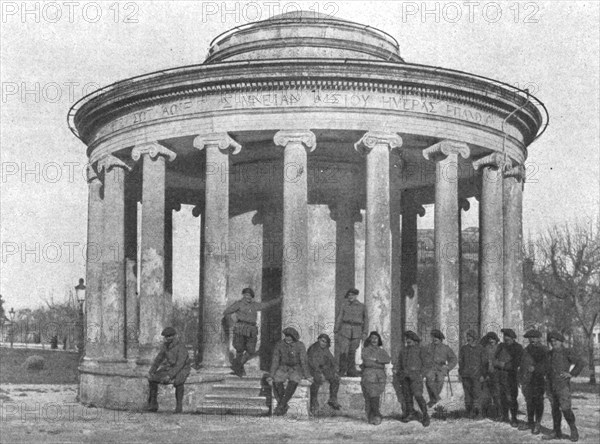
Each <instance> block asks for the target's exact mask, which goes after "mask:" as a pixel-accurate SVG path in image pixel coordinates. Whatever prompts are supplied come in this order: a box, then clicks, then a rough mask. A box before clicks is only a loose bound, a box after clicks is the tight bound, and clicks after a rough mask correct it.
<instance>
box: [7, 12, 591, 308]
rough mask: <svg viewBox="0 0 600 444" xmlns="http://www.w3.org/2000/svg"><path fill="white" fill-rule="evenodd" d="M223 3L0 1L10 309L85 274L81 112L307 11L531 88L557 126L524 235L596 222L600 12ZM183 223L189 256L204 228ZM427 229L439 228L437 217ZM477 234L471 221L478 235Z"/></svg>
mask: <svg viewBox="0 0 600 444" xmlns="http://www.w3.org/2000/svg"><path fill="white" fill-rule="evenodd" d="M224 4H225V3H224V2H191V1H177V2H152V1H143V2H139V1H138V2H119V3H116V2H114V1H110V2H87V1H78V2H70V3H69V2H60V1H59V2H46V3H43V2H25V3H23V2H21V1H19V2H10V1H7V2H2V25H1V41H2V43H1V45H2V48H1V50H2V52H1V66H2V68H1V69H2V72H1V81H2V112H1V113H2V115H1V162H2V176H1V196H0V204H1V236H2V239H1V241H2V262H1V264H0V265H1V267H2V269H1V272H2V273H1V279H0V285H1V288H0V291H1V293H2V295H3V297H4V299H5V300H7V304H6V307H7V308H9V307H14V308H15V309H19V308H24V307H34V306H36V305H38V304H40V303H41V301H42V299H43V298H49V297H50V296H52V295H53V296H54V298H55V300H62V299H64V298H65V292H66V291H67V290H68V289H69V288H72V287H73V286H74V285H76V284H77V279H78V278H79V277H82V276H84V275H85V260H84V257H83V254H84V251H83V249H84V245H85V242H86V230H87V220H86V219H87V217H86V216H87V185H86V182H85V179H84V174H83V173H84V168H85V165H86V155H85V147H84V145H83V144H82V143H81V142H80V141H79V140H78V139H77V138H75V137H74V136H73V135H72V134H71V132H70V131H69V129H68V127H67V123H66V116H67V112H68V110H69V108H70V107H71V105H72V104H73V103H74V102H75V101H76V100H78V99H79V98H81V97H82V95H84V94H86V93H89V92H91V91H92V90H93V89H95V88H98V87H101V86H105V85H107V84H110V83H112V82H115V81H118V80H122V79H125V78H128V77H132V76H136V75H139V74H143V73H147V72H152V71H156V70H160V69H165V68H171V67H176V66H183V65H190V64H197V63H201V62H202V61H203V60H204V58H205V56H206V54H207V51H208V47H209V43H210V41H211V40H212V39H213V38H214V37H215V36H216V35H218V34H219V33H221V32H223V31H226V30H227V29H230V28H233V27H235V26H238V25H241V24H243V23H247V22H250V21H256V20H260V19H267V18H269V17H271V16H272V15H275V14H277V13H281V12H285V11H293V10H297V9H300V7H302V9H310V10H318V11H319V12H323V13H325V14H332V15H334V16H336V17H340V18H344V19H349V20H352V21H356V22H360V23H364V24H366V25H370V26H373V27H377V28H380V29H382V30H383V31H386V32H387V33H389V34H391V35H392V36H394V37H395V38H396V39H397V40H398V42H399V44H400V51H401V55H402V57H403V58H404V59H405V60H406V61H407V62H413V63H421V64H428V65H437V66H442V67H445V68H452V69H458V70H463V71H468V72H471V73H474V74H479V75H483V76H487V77H492V78H495V79H498V80H501V81H504V82H507V83H510V84H513V85H516V86H519V87H529V88H530V89H531V90H532V91H533V92H534V93H535V95H536V96H537V97H538V98H539V99H541V100H542V101H543V102H544V103H545V104H546V106H547V108H548V110H549V113H550V125H549V128H548V130H547V131H546V133H545V134H544V135H543V136H542V137H541V138H540V139H538V140H537V141H536V142H534V143H533V144H532V145H531V146H530V147H529V158H528V160H527V166H528V168H527V182H528V183H527V184H526V186H525V195H524V209H523V222H524V232H525V235H526V236H527V234H528V233H530V232H531V233H534V234H535V233H536V232H539V231H540V230H541V229H543V228H544V227H546V226H548V225H549V224H554V223H563V222H567V221H570V222H572V221H575V220H577V219H579V220H581V221H584V222H589V221H590V220H592V219H595V218H597V217H598V210H599V209H598V202H599V188H600V186H599V175H600V173H599V127H598V122H599V121H600V119H599V117H600V116H599V89H600V88H599V66H598V54H599V53H600V49H599V40H600V38H599V33H598V23H599V22H600V21H599V6H598V3H596V2H589V3H584V2H572V1H568V2H559V1H552V2H514V1H506V2H487V1H480V2H427V3H424V2H421V1H419V2H401V1H396V2H340V1H335V2H315V1H312V2H286V1H284V2H274V1H264V2H263V1H257V2H252V3H248V2H227V3H226V7H223V5H224ZM24 5H25V7H24ZM180 213H182V212H180ZM176 214H179V213H176ZM176 217H177V218H178V219H177V220H176V227H178V229H179V230H178V231H177V233H176V234H175V236H176V248H177V245H179V244H181V243H182V241H183V239H184V238H185V236H187V235H191V234H190V233H192V234H193V232H195V227H194V226H193V225H190V224H194V223H197V219H195V220H194V219H191V218H190V217H189V216H188V215H185V214H179V215H177V216H176ZM420 223H421V226H423V227H425V226H431V224H432V211H429V212H428V216H426V218H425V219H424V220H422V221H421V222H420ZM476 223H477V211H476V209H471V211H469V212H468V213H467V215H466V224H467V225H474V224H476ZM183 227H186V228H187V230H186V232H184V231H183ZM188 265H189V264H188ZM176 266H177V265H176ZM176 273H177V271H176ZM175 279H176V281H177V282H179V284H177V282H176V287H175V293H176V294H175V299H177V298H185V297H186V296H185V295H189V294H190V291H189V289H190V288H194V286H195V285H197V283H196V282H195V281H194V280H193V279H188V276H186V275H185V274H176V276H175ZM183 283H185V284H186V285H183Z"/></svg>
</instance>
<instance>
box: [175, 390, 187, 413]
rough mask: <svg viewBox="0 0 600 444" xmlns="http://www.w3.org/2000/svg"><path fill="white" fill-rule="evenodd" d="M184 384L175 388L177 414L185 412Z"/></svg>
mask: <svg viewBox="0 0 600 444" xmlns="http://www.w3.org/2000/svg"><path fill="white" fill-rule="evenodd" d="M184 391H185V390H184V387H183V384H179V385H176V386H175V413H181V412H182V411H183V393H184Z"/></svg>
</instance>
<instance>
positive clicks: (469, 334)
mask: <svg viewBox="0 0 600 444" xmlns="http://www.w3.org/2000/svg"><path fill="white" fill-rule="evenodd" d="M467 337H468V338H473V339H477V338H478V337H479V335H478V334H477V332H476V331H475V330H469V331H467Z"/></svg>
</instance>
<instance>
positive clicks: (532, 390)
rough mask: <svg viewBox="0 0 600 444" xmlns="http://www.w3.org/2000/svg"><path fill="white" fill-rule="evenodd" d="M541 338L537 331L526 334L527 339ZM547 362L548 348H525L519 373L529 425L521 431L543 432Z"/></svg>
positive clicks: (536, 345)
mask: <svg viewBox="0 0 600 444" xmlns="http://www.w3.org/2000/svg"><path fill="white" fill-rule="evenodd" d="M539 337H541V333H540V332H539V331H537V330H530V331H528V332H527V333H525V338H539ZM547 361H548V348H547V347H546V346H544V345H542V344H540V343H536V342H534V343H531V344H529V345H528V346H527V347H525V351H524V353H523V358H522V359H521V367H520V371H519V373H520V380H521V391H522V392H523V396H525V402H526V403H527V424H526V425H524V426H523V427H521V428H520V429H521V430H527V429H531V431H532V432H533V433H534V434H536V435H537V434H539V433H540V431H541V421H542V416H544V386H545V381H544V380H545V374H546V371H547V370H546V367H547Z"/></svg>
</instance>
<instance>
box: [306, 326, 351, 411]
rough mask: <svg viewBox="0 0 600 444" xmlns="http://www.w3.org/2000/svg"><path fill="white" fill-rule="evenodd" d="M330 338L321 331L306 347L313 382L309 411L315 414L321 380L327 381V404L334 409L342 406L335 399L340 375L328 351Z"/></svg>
mask: <svg viewBox="0 0 600 444" xmlns="http://www.w3.org/2000/svg"><path fill="white" fill-rule="evenodd" d="M330 346H331V339H329V336H328V335H326V334H325V333H321V334H320V335H319V337H318V338H317V342H315V343H314V344H313V345H311V346H310V347H309V348H308V352H307V358H308V368H309V370H310V374H311V375H312V377H313V379H314V382H313V383H312V385H311V386H310V413H311V414H312V415H316V414H317V412H318V410H319V388H320V387H321V385H322V384H323V382H325V381H327V382H329V400H328V401H327V404H328V405H329V406H330V407H331V408H332V409H334V410H339V409H341V408H342V406H341V405H340V404H339V403H338V401H337V394H338V390H339V388H340V375H338V373H337V370H336V365H335V359H334V358H333V355H332V354H331V352H330V351H329V347H330Z"/></svg>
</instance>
